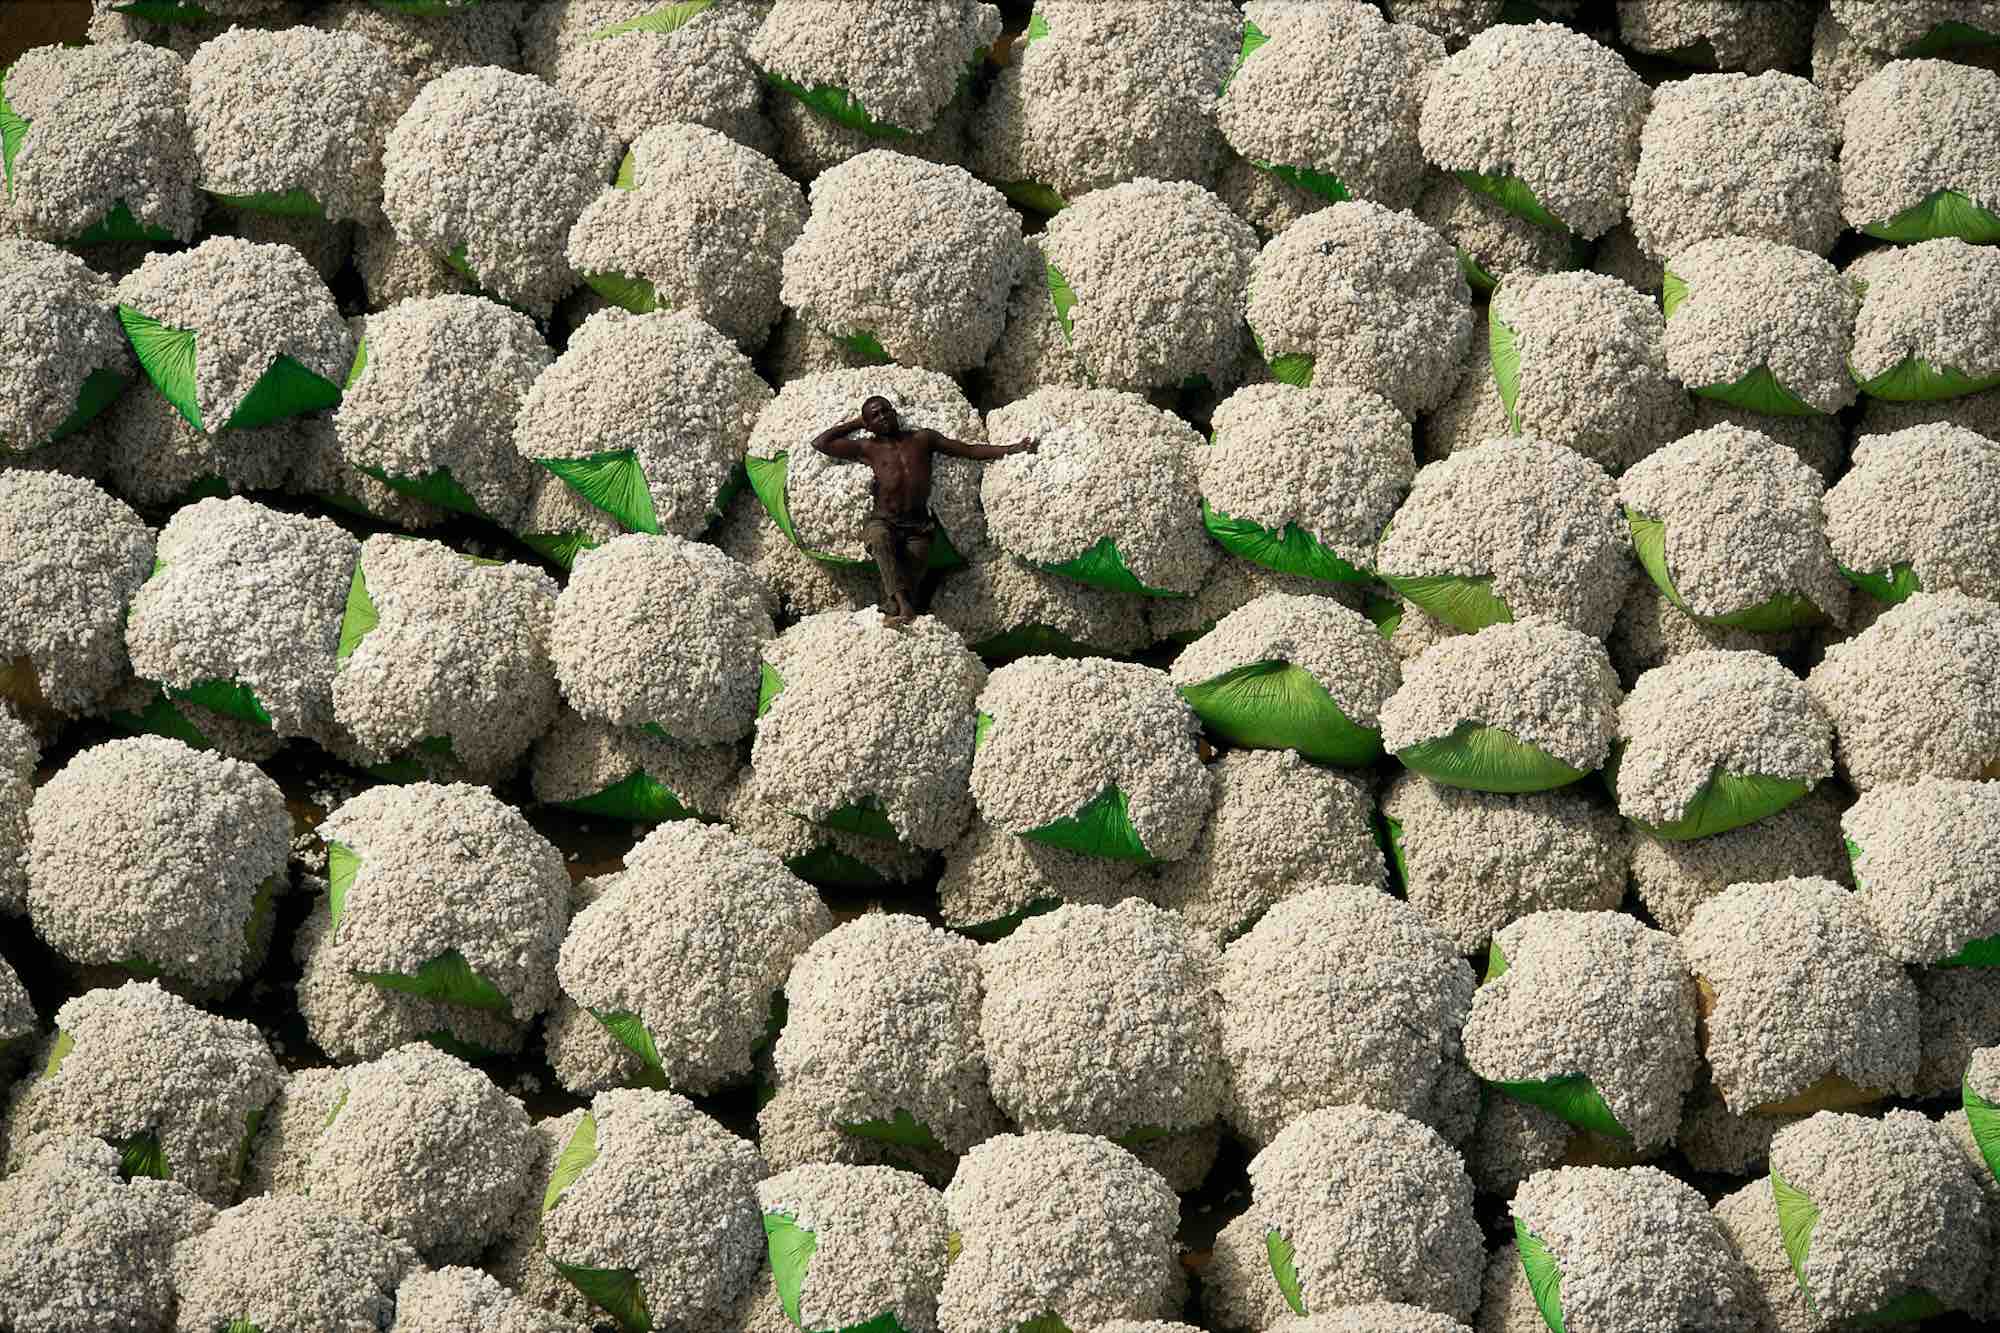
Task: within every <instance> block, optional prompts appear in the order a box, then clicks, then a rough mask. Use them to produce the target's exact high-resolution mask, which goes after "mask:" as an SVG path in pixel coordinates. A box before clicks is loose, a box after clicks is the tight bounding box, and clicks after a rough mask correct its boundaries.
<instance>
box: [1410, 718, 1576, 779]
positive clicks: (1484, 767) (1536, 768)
mask: <svg viewBox="0 0 2000 1333" xmlns="http://www.w3.org/2000/svg"><path fill="white" fill-rule="evenodd" d="M1396 758H1398V759H1400V760H1402V762H1403V766H1404V767H1405V768H1408V769H1410V770H1411V771H1412V772H1415V773H1421V774H1423V775H1424V776H1425V777H1427V778H1429V779H1430V780H1431V781H1432V782H1435V783H1437V784H1439V785H1440V786H1445V787H1464V788H1466V789H1467V790H1469V791H1491V792H1508V793H1519V792H1532V791H1553V790H1555V789H1556V788H1557V787H1567V786H1568V785H1569V784H1571V783H1572V782H1580V781H1582V780H1583V779H1584V778H1586V777H1588V776H1589V774H1588V773H1586V772H1585V771H1584V770H1582V769H1576V768H1571V767H1570V766H1569V765H1568V764H1565V763H1564V762H1562V760H1560V759H1557V758H1556V757H1555V756H1554V755H1551V754H1549V753H1547V752H1546V751H1544V750H1541V749H1539V748H1537V747H1536V746H1533V745H1530V744H1528V742H1526V741H1524V740H1521V739H1519V738H1518V737H1516V736H1514V735H1513V734H1512V733H1511V732H1508V731H1507V730H1505V729H1504V728H1501V727H1494V726H1488V725H1486V724H1484V723H1480V722H1461V723H1459V724H1458V727H1457V728H1456V729H1455V730H1453V732H1452V733H1451V734H1450V735H1449V736H1442V737H1439V738H1438V739H1436V740H1429V741H1419V742H1418V743H1417V744H1415V745H1408V746H1405V747H1403V748H1402V749H1400V750H1398V751H1396Z"/></svg>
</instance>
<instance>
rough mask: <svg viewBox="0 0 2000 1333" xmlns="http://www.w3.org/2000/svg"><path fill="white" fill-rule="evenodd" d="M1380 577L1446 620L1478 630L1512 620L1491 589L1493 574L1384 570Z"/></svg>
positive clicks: (1399, 591) (1439, 617) (1472, 630)
mask: <svg viewBox="0 0 2000 1333" xmlns="http://www.w3.org/2000/svg"><path fill="white" fill-rule="evenodd" d="M1381 577H1382V581H1383V582H1384V583H1386V584H1388V585H1389V586H1390V587H1391V588H1394V589H1395V590H1396V592H1397V594H1398V595H1399V596H1401V597H1402V599H1403V600H1404V601H1406V602H1410V603H1412V604H1413V605H1415V606H1417V607H1419V608H1421V609H1422V610H1423V611H1424V612H1425V613H1426V614H1427V615H1429V616H1431V617H1433V618H1434V619H1437V620H1442V621H1443V622H1444V623H1445V624H1447V625H1451V626H1453V627H1455V628H1458V629H1462V630H1464V631H1465V632H1466V633H1468V634H1474V633H1477V632H1478V631H1480V630H1483V629H1485V628H1486V627H1487V626H1488V625H1505V624H1510V623H1512V621H1513V619H1514V612H1513V610H1512V608H1510V607H1509V606H1508V605H1507V603H1506V602H1505V601H1503V600H1501V598H1500V597H1498V596H1497V595H1496V594H1495V593H1494V591H1493V576H1492V575H1491V574H1481V575H1479V576H1478V577H1476V578H1468V577H1465V576H1463V575H1458V574H1407V575H1406V574H1384V575H1382V576H1381Z"/></svg>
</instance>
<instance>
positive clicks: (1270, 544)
mask: <svg viewBox="0 0 2000 1333" xmlns="http://www.w3.org/2000/svg"><path fill="white" fill-rule="evenodd" d="M1201 522H1202V526H1203V527H1205V528H1207V529H1208V535H1209V536H1211V537H1213V538H1214V539H1215V543H1216V545H1218V546H1220V547H1221V548H1222V549H1223V550H1225V551H1228V552H1229V553H1230V554H1231V555H1236V556H1241V557H1242V558H1243V559H1245V560H1248V561H1249V562H1250V563H1252V564H1255V565H1262V566H1264V568H1266V569H1275V570H1277V571H1278V572H1279V573H1280V574H1296V575H1298V576H1300V577H1301V578H1309V579H1318V580H1320V581H1321V582H1322V583H1367V582H1369V581H1370V579H1371V578H1372V576H1371V575H1370V574H1369V572H1368V571H1367V570H1365V569H1362V568H1361V567H1360V566H1358V565H1353V564H1350V563H1348V562H1347V561H1346V560H1343V559H1342V558H1341V557H1339V556H1337V555H1335V554H1334V553H1333V552H1331V551H1329V550H1327V549H1326V547H1325V546H1323V545H1321V544H1320V542H1319V540H1318V539H1317V538H1315V537H1314V536H1313V535H1312V534H1311V533H1309V532H1307V531H1306V530H1305V529H1303V528H1301V527H1300V526H1299V525H1298V524H1296V523H1287V524H1286V525H1285V526H1284V528H1283V530H1282V531H1279V532H1273V531H1271V529H1269V528H1267V527H1263V526H1261V525H1259V524H1256V523H1252V522H1251V521H1250V520H1248V519H1244V518H1231V517H1230V516H1229V515H1228V514H1225V513H1223V512H1221V511H1220V510H1218V509H1215V508H1214V507H1212V506H1211V505H1210V504H1209V503H1208V501H1206V500H1203V501H1202V502H1201Z"/></svg>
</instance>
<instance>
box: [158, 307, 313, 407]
mask: <svg viewBox="0 0 2000 1333" xmlns="http://www.w3.org/2000/svg"><path fill="white" fill-rule="evenodd" d="M118 322H119V323H120V324H122V325H124V328H125V336H126V337H127V338H128V339H129V340H130V341H131V343H132V350H133V352H134V353H135V354H136V355H137V356H138V358H139V365H140V367H141V368H142V369H144V370H145V372H146V376H147V378H148V379H150V380H152V382H153V387H154V388H156V389H158V390H159V391H160V393H161V395H162V396H163V397H165V398H166V400H167V401H168V402H170V403H172V404H173V405H174V407H175V408H176V409H178V410H179V412H180V414H181V416H183V417H184V418H186V419H187V423H188V424H189V425H190V426H193V427H194V428H195V429H196V430H198V431H201V432H203V433H204V434H211V433H214V432H211V431H210V430H209V428H208V427H207V426H205V425H203V424H202V419H201V407H200V405H199V403H198V402H197V400H196V388H195V385H196V378H197V372H196V353H195V334H194V331H193V330H192V329H176V328H172V327H170V326H169V325H166V324H163V323H161V322H160V321H159V320H157V319H154V318H153V317H152V316H150V315H147V314H145V313H143V312H141V311H139V310H135V309H133V308H132V307H131V306H128V305H123V304H121V305H120V306H119V307H118ZM339 402H340V387H339V386H338V385H336V384H334V383H333V382H332V381H330V380H326V379H322V378H321V377H320V376H318V375H315V374H314V373H313V372H312V371H310V370H307V369H306V368H305V367H304V366H302V365H300V364H299V363H298V362H297V361H295V360H293V359H292V358H291V357H289V356H285V355H283V354H280V355H279V356H278V357H277V358H276V359H274V360H273V361H272V362H271V365H270V367H269V369H267V370H265V372H264V373H263V375H262V376H261V377H260V378H259V379H258V380H257V383H256V384H255V385H254V386H253V387H252V388H251V390H250V392H249V394H248V395H247V396H246V397H245V398H244V399H243V401H242V402H241V403H239V404H238V405H237V407H236V410H235V411H234V412H232V413H231V414H230V416H229V419H228V420H227V421H225V422H223V423H222V425H221V426H220V427H218V428H217V429H218V430H250V429H254V428H255V427H258V426H268V425H270V424H271V423H272V422H274V421H282V420H284V419H285V418H287V417H295V416H304V415H307V414H309V413H312V412H321V411H325V410H326V409H327V408H330V407H334V406H336V405H338V404H339Z"/></svg>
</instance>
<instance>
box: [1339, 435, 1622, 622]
mask: <svg viewBox="0 0 2000 1333" xmlns="http://www.w3.org/2000/svg"><path fill="white" fill-rule="evenodd" d="M1622 527H1623V524H1622V523H1621V522H1620V521H1619V517H1618V504H1617V490H1616V485H1615V483H1614V482H1613V481H1612V480H1611V478H1610V477H1609V476H1607V475H1606V474H1605V471H1604V469H1603V468H1602V467H1600V466H1598V465H1597V464H1596V463H1594V462H1592V461H1591V460H1590V459H1588V458H1585V457H1582V456H1580V455H1579V454H1578V453H1576V452H1575V451H1573V450H1570V449H1565V448H1563V447H1562V446H1561V445H1560V444H1558V443H1556V442H1553V441H1551V440H1548V439H1544V438H1540V437H1536V436H1529V437H1527V438H1523V439H1493V440H1488V441H1486V442H1485V443H1483V444H1480V445H1478V446H1477V447H1475V448H1471V449H1463V450H1454V451H1453V452H1452V454H1451V455H1450V457H1448V458H1445V459H1442V460H1440V461H1438V462H1435V463H1431V464H1427V465H1426V466H1425V467H1424V468H1423V469H1422V470H1421V471H1419V472H1418V473H1417V477H1416V483H1415V485H1414V486H1412V487H1411V489H1410V494H1409V498H1408V499H1407V500H1405V501H1404V502H1403V504H1402V506H1401V507H1400V508H1399V509H1397V510H1396V513H1395V517H1394V519H1393V521H1391V522H1390V523H1388V524H1387V525H1385V529H1384V532H1383V535H1382V540H1381V544H1380V546H1379V547H1378V548H1377V549H1376V551H1375V555H1374V558H1373V565H1372V567H1373V568H1374V569H1375V570H1376V571H1377V572H1378V573H1379V574H1380V575H1381V576H1382V577H1383V578H1384V579H1385V580H1386V581H1387V582H1388V583H1389V584H1390V586H1392V587H1394V588H1396V589H1398V591H1400V592H1401V593H1402V595H1403V596H1404V598H1405V599H1407V600H1410V601H1414V602H1416V603H1417V604H1418V605H1419V606H1421V607H1423V608H1424V609H1425V610H1426V611H1428V612H1430V613H1431V614H1432V615H1434V616H1436V617H1438V618H1439V619H1442V620H1444V621H1446V622H1447V623H1449V624H1451V625H1453V626H1455V627H1457V628H1459V629H1464V630H1478V629H1483V628H1485V626H1486V625H1488V624H1491V623H1493V622H1494V620H1495V619H1501V620H1512V619H1517V618H1522V617H1528V616H1537V617H1541V618H1544V619H1548V620H1552V621H1555V622H1557V623H1560V624H1563V625H1566V626H1568V627H1570V628H1572V629H1576V630H1580V631H1582V632H1583V633H1585V634H1589V635H1592V636H1602V635H1604V634H1606V633H1608V632H1609V631H1610V629H1611V625H1612V621H1613V620H1614V619H1615V618H1616V616H1617V614H1618V608H1619V606H1620V604H1621V603H1622V602H1623V601H1624V597H1625V589H1626V587H1627V586H1628V585H1629V583H1630V580H1631V577H1632V568H1631V556H1630V550H1631V544H1630V541H1629V539H1628V538H1627V536H1626V535H1625V533H1624V532H1623V531H1621V529H1622ZM1495 599H1497V600H1498V602H1499V603H1500V605H1498V606H1494V605H1493V604H1492V603H1493V602H1494V600H1495Z"/></svg>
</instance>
